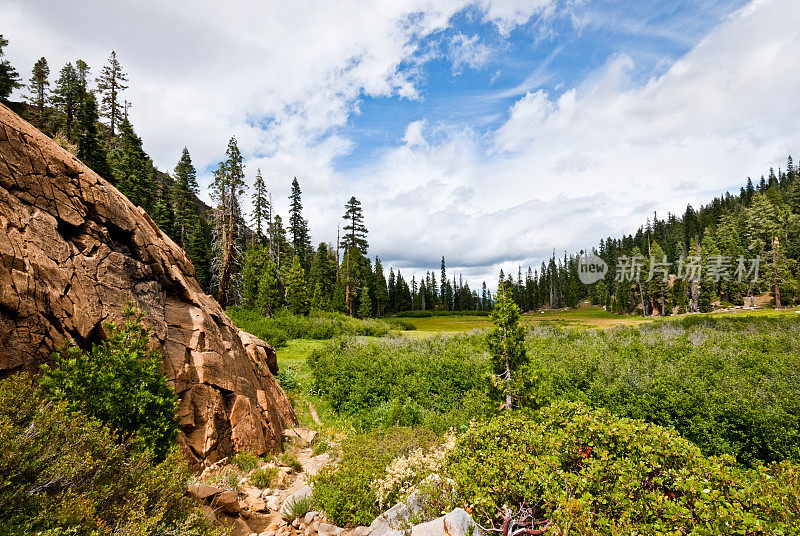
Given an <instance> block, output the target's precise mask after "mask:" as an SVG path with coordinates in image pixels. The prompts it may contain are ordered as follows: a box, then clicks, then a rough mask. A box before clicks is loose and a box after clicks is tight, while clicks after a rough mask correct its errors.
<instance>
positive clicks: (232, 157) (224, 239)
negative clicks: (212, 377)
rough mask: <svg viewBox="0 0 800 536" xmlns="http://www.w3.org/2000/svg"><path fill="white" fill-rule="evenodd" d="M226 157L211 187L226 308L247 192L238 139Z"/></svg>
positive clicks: (219, 285)
mask: <svg viewBox="0 0 800 536" xmlns="http://www.w3.org/2000/svg"><path fill="white" fill-rule="evenodd" d="M125 122H126V121H124V122H123V124H124V123H125ZM225 155H226V157H227V158H226V159H225V161H224V162H220V163H219V166H218V167H217V169H216V171H215V172H214V182H213V183H212V186H211V187H212V195H213V198H214V200H215V201H216V202H217V209H216V212H215V226H214V227H215V229H214V230H215V239H216V240H215V248H214V249H215V251H216V254H215V256H214V265H215V274H216V276H217V279H216V281H217V301H218V302H219V304H220V306H222V307H223V308H224V307H226V306H227V305H228V301H229V298H230V295H229V292H230V290H231V285H232V282H233V281H232V280H233V277H234V274H235V270H236V266H237V264H238V261H239V257H240V255H241V244H240V240H241V233H242V228H241V227H242V222H241V218H242V214H241V206H240V202H239V199H240V197H241V196H242V194H243V193H244V189H245V182H244V164H243V159H242V153H241V152H240V151H239V146H238V144H237V142H236V138H235V137H234V138H231V139H230V141H229V142H228V149H227V151H226V152H225Z"/></svg>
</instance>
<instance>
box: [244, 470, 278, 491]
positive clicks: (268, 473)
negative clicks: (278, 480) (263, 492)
mask: <svg viewBox="0 0 800 536" xmlns="http://www.w3.org/2000/svg"><path fill="white" fill-rule="evenodd" d="M276 476H278V468H277V467H261V468H259V469H256V470H255V471H253V474H251V475H250V484H252V485H253V486H255V487H257V488H260V489H267V488H270V487H272V481H273V480H274V479H275V477H276Z"/></svg>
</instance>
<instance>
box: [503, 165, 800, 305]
mask: <svg viewBox="0 0 800 536" xmlns="http://www.w3.org/2000/svg"><path fill="white" fill-rule="evenodd" d="M799 175H800V172H799V171H798V169H797V167H796V166H795V164H794V161H793V160H792V157H791V156H789V157H788V158H787V162H786V169H785V170H782V169H780V168H779V169H778V170H777V172H776V171H775V170H774V169H773V168H770V170H769V173H768V174H767V175H766V176H762V177H761V178H760V180H759V181H758V182H757V183H754V181H753V180H752V179H751V178H749V177H748V179H747V182H746V184H745V186H742V187H741V188H740V190H739V193H738V194H731V193H729V192H728V193H725V194H724V195H722V196H719V197H717V198H715V199H713V200H712V201H711V202H710V203H708V204H707V205H705V206H701V207H700V208H699V209H697V210H695V209H694V208H693V207H692V206H691V205H688V206H687V207H686V211H685V212H684V213H683V215H680V216H678V215H675V214H668V215H667V217H666V218H659V217H658V216H657V215H656V214H654V215H653V219H652V221H651V220H650V219H648V221H647V222H646V224H645V225H643V226H642V227H640V228H639V229H638V231H637V232H636V233H635V234H629V235H624V236H622V238H612V237H608V238H606V239H604V240H601V241H600V244H599V246H598V247H597V248H593V249H592V251H591V252H589V253H592V254H594V255H597V256H598V257H600V258H601V259H603V261H605V263H606V264H607V266H608V270H607V272H606V273H605V276H604V277H603V279H601V280H600V281H598V282H597V283H594V284H592V285H588V286H587V285H584V284H582V283H581V281H580V278H579V274H578V270H579V264H580V259H581V257H582V256H583V255H584V254H585V253H586V252H584V251H580V252H578V253H575V254H572V255H567V254H566V253H565V254H564V256H563V258H557V257H556V255H555V253H554V254H553V256H552V258H551V259H550V260H549V262H547V263H542V265H541V267H540V268H539V269H538V270H532V269H531V268H530V267H529V268H528V269H527V272H526V273H525V275H524V277H523V272H522V269H521V268H520V269H519V270H518V272H517V274H516V277H514V275H513V274H504V273H503V272H502V271H501V272H500V280H501V281H505V282H507V283H508V284H509V285H510V286H511V291H512V294H513V297H514V301H515V302H516V303H517V305H518V306H519V307H520V308H521V309H522V310H525V311H529V310H534V309H540V308H562V307H576V306H577V305H578V304H579V303H580V302H581V301H584V300H588V301H591V302H592V303H594V304H597V305H602V306H605V307H606V309H607V310H609V311H614V312H616V313H621V314H622V313H639V314H645V315H670V314H675V313H683V312H694V311H700V312H707V311H711V310H712V309H713V308H714V307H715V305H722V306H725V305H739V306H742V305H744V306H750V305H753V304H754V303H755V297H756V296H759V295H763V294H765V293H769V295H770V296H771V299H772V304H774V305H775V306H776V307H780V306H786V305H793V304H797V303H799V302H800V180H799V177H798V176H799ZM631 259H638V260H639V261H638V262H639V264H638V266H637V267H636V269H637V271H638V272H640V273H641V277H640V278H639V279H638V280H631V279H629V278H623V277H620V274H621V272H623V271H624V270H625V269H627V267H629V266H630V262H631ZM693 259H694V261H693V262H694V264H695V265H696V267H697V271H696V274H694V275H696V277H692V278H687V277H682V274H681V271H684V272H685V271H686V270H687V268H686V267H687V266H689V265H690V263H691V262H692V260H693ZM626 266H627V267H626ZM743 267H744V268H746V270H747V277H744V278H741V277H734V275H735V274H736V272H737V270H741V269H742V268H743ZM756 268H757V269H756ZM654 274H655V276H654Z"/></svg>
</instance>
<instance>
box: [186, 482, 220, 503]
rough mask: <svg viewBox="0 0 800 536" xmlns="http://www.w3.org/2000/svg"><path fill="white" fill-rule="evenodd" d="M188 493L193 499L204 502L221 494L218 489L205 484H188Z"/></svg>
mask: <svg viewBox="0 0 800 536" xmlns="http://www.w3.org/2000/svg"><path fill="white" fill-rule="evenodd" d="M188 493H189V495H190V496H192V497H194V498H195V499H200V500H203V501H204V500H206V499H209V498H211V497H213V496H214V495H218V494H220V493H222V490H221V489H220V488H217V487H214V486H209V485H207V484H199V483H198V484H189V487H188Z"/></svg>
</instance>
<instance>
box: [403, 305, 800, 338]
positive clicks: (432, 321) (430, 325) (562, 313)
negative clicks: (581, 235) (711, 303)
mask: <svg viewBox="0 0 800 536" xmlns="http://www.w3.org/2000/svg"><path fill="white" fill-rule="evenodd" d="M798 312H800V310H798V308H796V307H795V308H792V309H783V310H781V311H775V310H774V309H757V310H754V311H749V310H743V309H737V310H732V311H719V312H716V313H702V314H696V315H694V314H692V315H681V316H679V317H666V318H653V317H644V316H633V315H618V314H614V313H610V312H608V311H605V310H604V309H602V308H601V307H597V306H589V305H586V306H583V307H580V308H578V309H564V310H557V311H553V310H548V311H534V312H530V313H526V314H524V315H522V316H521V317H520V322H522V323H523V324H526V325H529V326H535V325H540V324H552V325H557V326H571V327H588V328H609V327H614V326H633V325H638V324H642V323H646V322H653V321H658V322H663V321H675V320H680V319H682V318H688V317H696V316H701V317H702V316H707V315H713V316H715V317H717V316H737V317H738V316H743V317H747V318H764V317H782V316H787V317H788V316H791V315H795V316H798ZM403 320H406V321H408V322H410V323H411V324H413V325H414V327H415V328H416V329H415V331H407V332H404V335H407V336H410V337H428V336H430V335H432V334H436V333H463V332H467V331H472V330H476V329H478V330H480V329H488V328H490V327H491V326H492V318H491V316H475V315H469V314H465V315H455V316H431V317H425V318H404V319H403Z"/></svg>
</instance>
